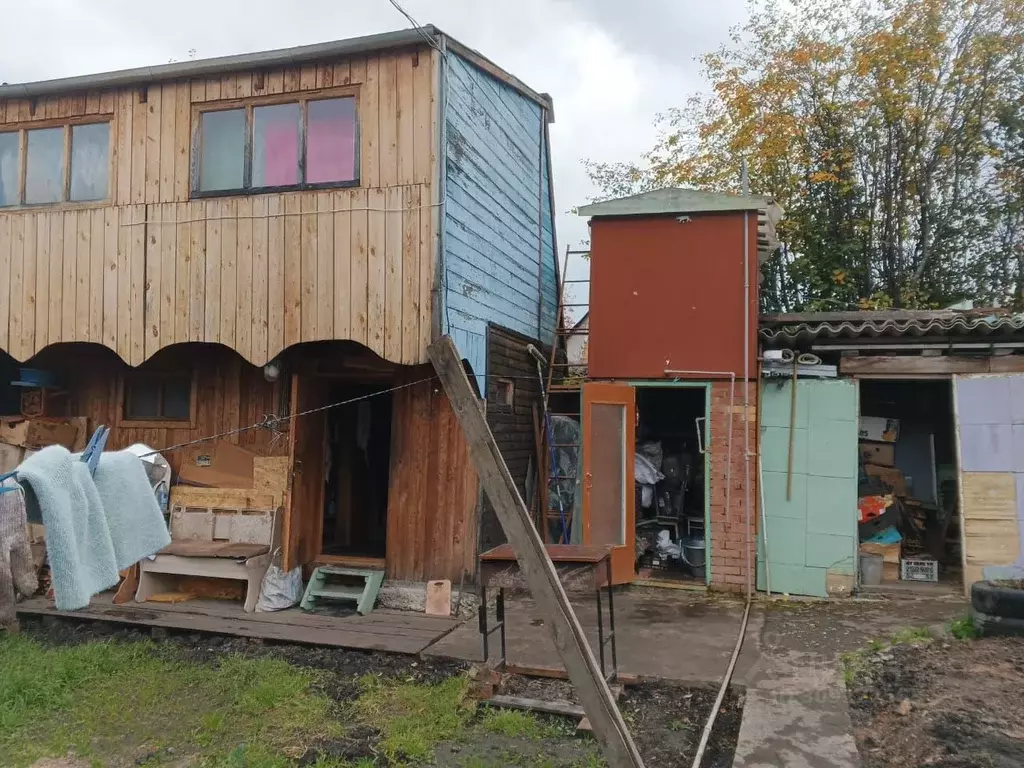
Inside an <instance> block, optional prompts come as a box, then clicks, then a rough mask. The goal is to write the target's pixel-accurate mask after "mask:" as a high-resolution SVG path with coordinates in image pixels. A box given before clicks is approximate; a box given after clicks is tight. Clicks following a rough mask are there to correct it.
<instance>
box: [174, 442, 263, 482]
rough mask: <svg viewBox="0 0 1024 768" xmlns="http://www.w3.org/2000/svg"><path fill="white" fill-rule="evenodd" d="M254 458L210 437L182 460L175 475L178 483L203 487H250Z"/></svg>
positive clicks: (251, 453) (227, 443)
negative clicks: (208, 440) (209, 440)
mask: <svg viewBox="0 0 1024 768" xmlns="http://www.w3.org/2000/svg"><path fill="white" fill-rule="evenodd" d="M255 457H256V454H254V453H253V452H252V451H247V450H245V448H240V447H238V446H237V445H235V444H234V443H229V442H227V441H225V440H214V441H212V442H210V443H206V444H201V445H199V446H198V447H197V449H196V451H195V452H194V453H193V454H192V455H190V456H189V457H188V458H186V459H184V460H182V462H181V467H180V469H179V470H178V477H179V480H180V481H181V482H182V483H185V484H187V485H198V486H201V487H203V488H252V487H253V459H254V458H255Z"/></svg>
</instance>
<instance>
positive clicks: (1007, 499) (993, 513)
mask: <svg viewBox="0 0 1024 768" xmlns="http://www.w3.org/2000/svg"><path fill="white" fill-rule="evenodd" d="M961 482H962V484H963V505H964V509H963V515H964V547H965V553H966V558H967V562H968V564H970V565H977V566H982V567H983V566H986V565H1010V564H1012V563H1015V562H1016V561H1017V559H1018V558H1019V557H1020V524H1019V521H1018V516H1017V484H1016V480H1015V478H1014V476H1013V474H1012V473H1010V472H964V473H963V475H962V480H961Z"/></svg>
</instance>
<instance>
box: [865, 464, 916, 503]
mask: <svg viewBox="0 0 1024 768" xmlns="http://www.w3.org/2000/svg"><path fill="white" fill-rule="evenodd" d="M864 473H865V474H866V475H867V476H868V477H877V478H879V479H880V480H881V481H882V484H883V485H885V487H886V488H891V489H892V492H893V493H894V494H896V495H897V496H906V495H907V482H906V480H905V479H904V477H903V473H902V472H901V471H900V470H898V469H896V468H895V467H880V466H878V465H877V464H865V465H864Z"/></svg>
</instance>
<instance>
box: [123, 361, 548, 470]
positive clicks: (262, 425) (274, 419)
mask: <svg viewBox="0 0 1024 768" xmlns="http://www.w3.org/2000/svg"><path fill="white" fill-rule="evenodd" d="M482 376H483V377H484V378H488V377H490V376H493V377H495V378H500V379H506V380H508V379H527V380H529V381H536V380H537V376H536V375H533V376H514V375H513V376H504V375H500V376H499V375H498V374H482ZM435 380H437V375H436V374H435V375H434V376H428V377H426V378H423V379H417V380H416V381H410V382H406V383H405V384H398V385H396V386H394V387H389V388H388V389H381V390H378V391H377V392H371V393H369V394H367V395H360V396H359V397H352V398H349V399H347V400H338V401H337V402H334V403H328V404H327V405H321V406H319V407H317V408H310V409H308V410H305V411H299V412H298V413H292V414H289V415H287V416H275V415H273V414H265V415H264V416H263V418H262V419H261V420H260V421H257V422H254V423H252V424H249V425H247V426H244V427H236V428H235V429H229V430H227V431H226V432H218V433H217V434H215V435H207V436H206V437H197V438H195V439H194V440H187V441H185V442H183V443H175V444H174V445H169V446H167V447H165V448H161V449H159V450H154V451H150V452H149V453H144V454H141V455H140V458H146V457H148V456H156V455H157V454H162V453H169V452H171V451H178V450H181V449H182V448H188V447H189V446H192V445H199V444H202V443H209V442H211V441H213V440H221V439H223V438H225V437H233V436H234V435H239V434H241V433H243V432H249V431H251V430H254V429H268V430H270V431H277V427H278V426H280V425H281V424H283V423H285V422H288V421H291V420H292V419H297V418H298V417H299V416H309V415H311V414H314V413H320V412H322V411H329V410H331V409H332V408H339V407H341V406H343V405H352V404H353V403H358V402H360V401H363V400H369V399H370V398H373V397H377V396H379V395H387V394H390V393H392V392H397V391H398V390H401V389H407V388H408V387H414V386H416V385H417V384H424V383H426V382H428V381H435Z"/></svg>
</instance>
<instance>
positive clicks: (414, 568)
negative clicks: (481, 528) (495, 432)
mask: <svg viewBox="0 0 1024 768" xmlns="http://www.w3.org/2000/svg"><path fill="white" fill-rule="evenodd" d="M430 372H431V369H426V368H425V369H419V370H416V369H413V370H411V371H409V372H408V374H407V375H408V377H409V380H411V381H416V380H418V379H422V378H423V377H424V376H425V375H429V374H430ZM393 408H394V410H393V414H392V423H391V487H390V490H389V492H388V530H387V558H386V559H387V575H388V578H389V579H409V580H413V581H425V580H431V579H451V580H452V581H456V580H458V579H460V578H461V577H462V574H463V573H466V574H467V581H473V580H474V579H475V575H476V553H477V499H478V495H479V493H478V489H479V484H478V480H477V475H476V470H475V469H474V467H473V464H472V462H471V461H470V458H469V446H468V444H467V443H466V436H465V434H464V433H463V432H462V428H461V427H460V426H459V422H458V419H457V418H456V417H455V411H454V410H453V409H452V405H451V402H450V401H449V400H448V396H447V395H446V394H445V392H444V390H443V389H442V388H441V385H440V384H439V383H438V382H437V381H425V382H421V383H419V384H416V385H414V386H411V387H406V388H405V389H400V390H398V391H396V392H395V394H394V406H393Z"/></svg>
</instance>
